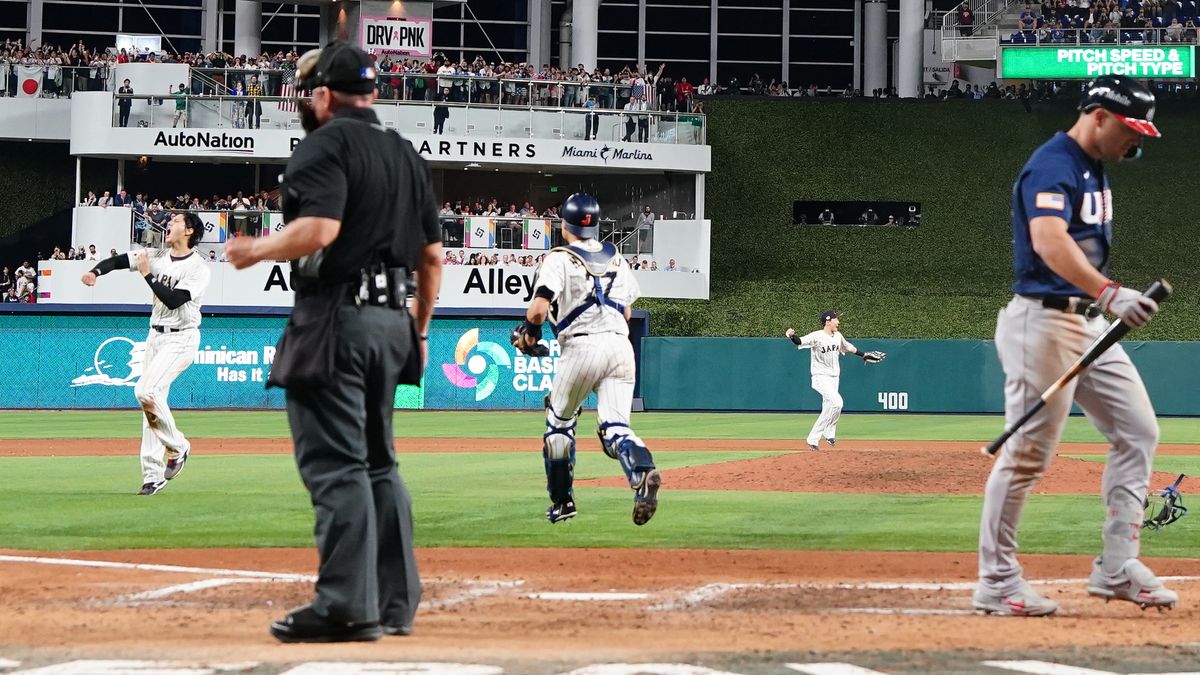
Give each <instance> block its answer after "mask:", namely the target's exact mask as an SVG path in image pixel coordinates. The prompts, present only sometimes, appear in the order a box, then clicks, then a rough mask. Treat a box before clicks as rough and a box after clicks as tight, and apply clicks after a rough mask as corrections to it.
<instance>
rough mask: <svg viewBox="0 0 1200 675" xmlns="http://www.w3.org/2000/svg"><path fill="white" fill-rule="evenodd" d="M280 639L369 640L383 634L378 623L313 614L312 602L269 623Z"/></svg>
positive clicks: (293, 640)
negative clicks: (329, 617) (341, 619)
mask: <svg viewBox="0 0 1200 675" xmlns="http://www.w3.org/2000/svg"><path fill="white" fill-rule="evenodd" d="M271 635H274V636H275V639H276V640H279V641H280V642H289V643H290V642H370V641H373V640H378V639H379V638H381V637H383V629H382V628H380V627H379V624H378V623H339V622H337V621H331V620H329V619H326V618H324V617H322V616H320V615H318V614H317V612H316V611H315V610H314V609H313V608H312V605H305V606H304V607H301V608H299V609H295V610H292V611H291V612H290V613H288V615H287V616H285V617H283V618H282V619H280V620H278V621H275V622H273V623H272V624H271Z"/></svg>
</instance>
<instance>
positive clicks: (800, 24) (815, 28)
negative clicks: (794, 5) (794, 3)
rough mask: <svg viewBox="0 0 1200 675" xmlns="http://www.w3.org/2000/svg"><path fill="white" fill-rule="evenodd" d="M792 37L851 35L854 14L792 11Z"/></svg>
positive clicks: (852, 32)
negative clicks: (800, 35) (799, 35)
mask: <svg viewBox="0 0 1200 675" xmlns="http://www.w3.org/2000/svg"><path fill="white" fill-rule="evenodd" d="M791 22H792V23H791V32H792V35H796V34H802V35H853V34H854V12H814V11H806V10H797V9H793V10H792V18H791Z"/></svg>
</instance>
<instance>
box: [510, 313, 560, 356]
mask: <svg viewBox="0 0 1200 675" xmlns="http://www.w3.org/2000/svg"><path fill="white" fill-rule="evenodd" d="M541 339H542V327H541V326H540V325H537V324H532V323H529V322H528V321H525V322H523V323H519V324H517V327H516V328H514V329H513V332H512V335H510V336H509V341H510V342H512V346H513V347H516V348H517V351H520V352H521V353H522V354H525V355H526V356H550V348H549V347H547V346H546V345H544V344H542V343H540V342H538V340H541Z"/></svg>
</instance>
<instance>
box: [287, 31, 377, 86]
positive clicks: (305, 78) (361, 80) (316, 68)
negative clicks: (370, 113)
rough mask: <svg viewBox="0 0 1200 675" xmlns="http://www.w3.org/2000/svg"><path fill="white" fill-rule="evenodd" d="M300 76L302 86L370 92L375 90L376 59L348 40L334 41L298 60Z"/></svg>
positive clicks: (297, 68) (298, 74)
mask: <svg viewBox="0 0 1200 675" xmlns="http://www.w3.org/2000/svg"><path fill="white" fill-rule="evenodd" d="M296 77H297V81H298V84H299V85H300V88H301V89H309V90H312V89H316V88H317V87H329V88H330V89H333V90H334V91H340V92H345V93H347V94H369V93H371V91H373V90H374V89H375V61H374V60H372V59H371V57H370V56H369V55H367V53H366V52H364V51H363V50H361V49H359V48H357V47H354V46H352V45H350V44H348V43H346V42H341V41H337V42H331V43H329V44H327V45H325V46H324V47H322V48H320V49H313V50H311V51H308V52H305V54H304V56H301V57H300V60H299V61H298V62H297V63H296Z"/></svg>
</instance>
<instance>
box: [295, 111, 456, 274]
mask: <svg viewBox="0 0 1200 675" xmlns="http://www.w3.org/2000/svg"><path fill="white" fill-rule="evenodd" d="M283 187H284V189H285V190H286V193H285V195H284V196H283V211H284V214H283V216H284V220H285V221H286V222H291V221H292V220H295V219H296V218H301V217H305V216H315V217H320V218H332V219H334V220H339V221H341V223H342V226H341V231H340V232H338V236H337V238H336V239H335V240H334V241H333V243H332V244H330V245H329V246H327V247H326V248H324V249H323V250H322V251H319V252H318V253H317V254H315V255H320V256H322V260H321V263H320V279H321V281H322V282H325V283H338V282H346V281H354V282H357V281H358V280H359V270H360V269H362V268H363V267H366V266H367V265H369V264H371V263H372V262H376V261H380V262H385V263H387V264H388V265H389V266H393V267H397V266H402V267H406V268H408V269H409V270H415V269H416V267H417V262H418V258H419V255H420V252H421V249H422V248H424V247H425V246H426V245H427V244H431V243H434V242H437V241H441V237H442V233H441V228H440V227H439V226H438V220H437V202H436V199H435V196H434V194H433V184H432V180H431V178H430V173H429V166H428V165H427V164H426V163H425V160H424V159H423V158H422V157H421V156H420V155H419V154H417V151H416V150H415V149H414V148H413V147H412V144H411V143H409V142H408V141H406V140H404V139H403V138H402V137H401V136H400V134H398V133H395V132H393V131H391V130H389V129H387V128H386V127H384V126H383V125H382V124H380V123H379V118H378V117H377V116H376V115H375V111H374V110H372V109H370V108H342V109H339V110H338V111H337V112H336V113H334V116H333V118H332V119H331V120H329V121H328V122H326V123H325V124H323V125H321V126H320V127H319V128H318V129H317V130H316V131H314V132H312V133H310V134H309V135H308V136H307V137H305V138H304V140H302V141H300V143H299V145H297V146H296V150H295V152H294V153H293V154H292V158H291V159H290V160H288V164H287V169H286V170H285V171H284V181H283Z"/></svg>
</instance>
